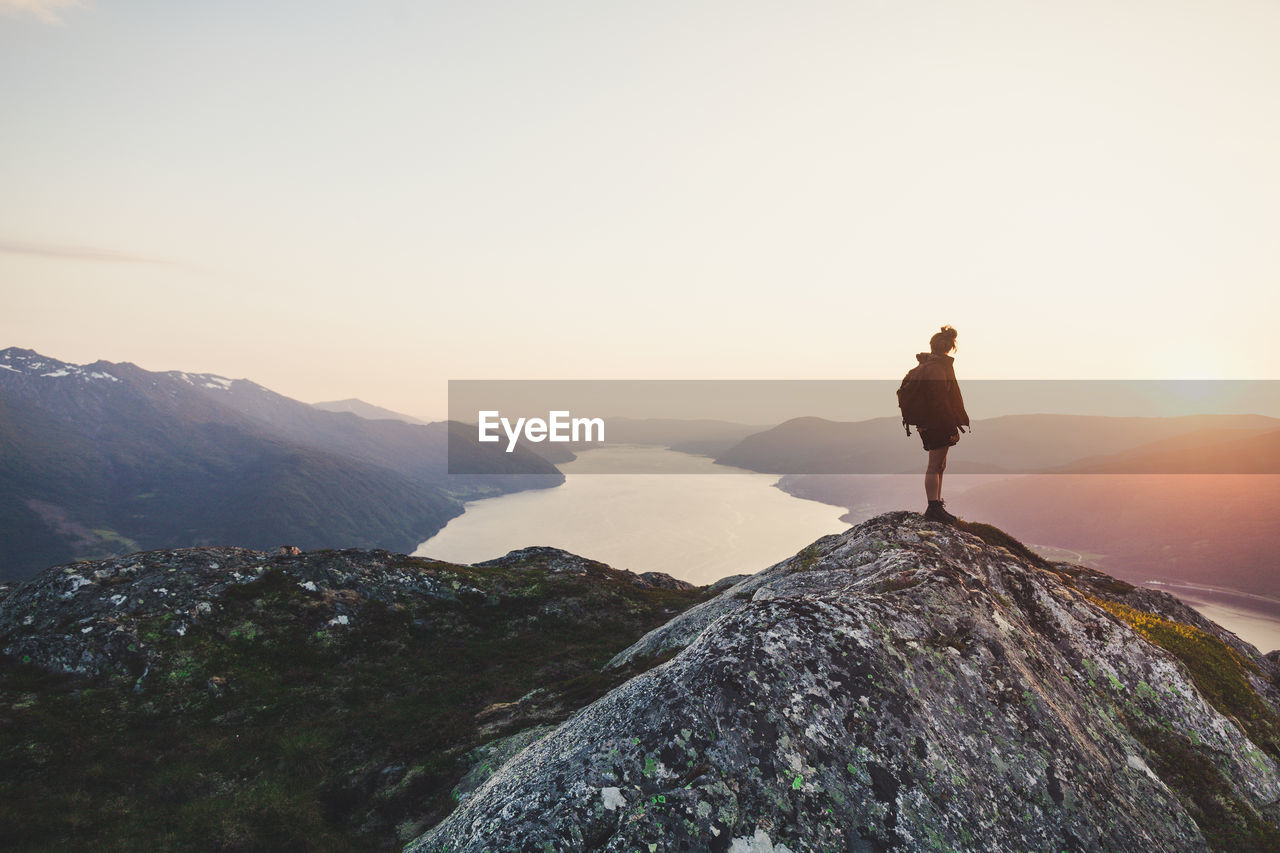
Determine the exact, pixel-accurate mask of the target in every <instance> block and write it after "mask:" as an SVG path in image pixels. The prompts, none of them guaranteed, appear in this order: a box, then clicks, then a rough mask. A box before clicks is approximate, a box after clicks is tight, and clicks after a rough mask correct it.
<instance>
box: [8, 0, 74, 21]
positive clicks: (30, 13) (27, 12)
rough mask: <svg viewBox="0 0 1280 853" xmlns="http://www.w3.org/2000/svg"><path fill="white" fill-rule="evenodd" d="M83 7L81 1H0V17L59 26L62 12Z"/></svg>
mask: <svg viewBox="0 0 1280 853" xmlns="http://www.w3.org/2000/svg"><path fill="white" fill-rule="evenodd" d="M84 5H85V4H84V2H83V0H0V15H5V16H7V17H10V18H20V17H32V18H38V19H39V20H41V21H44V22H45V23H46V24H61V23H62V15H63V13H64V12H66V11H68V10H70V9H78V8H82V7H83V6H84Z"/></svg>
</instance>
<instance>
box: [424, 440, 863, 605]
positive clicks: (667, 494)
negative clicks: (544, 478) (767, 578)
mask: <svg viewBox="0 0 1280 853" xmlns="http://www.w3.org/2000/svg"><path fill="white" fill-rule="evenodd" d="M559 467H560V470H561V471H563V472H564V475H565V482H564V484H563V485H561V486H558V487H556V488H553V489H542V490H537V491H529V492H517V493H515V494H509V495H503V496H501V497H496V498H488V499H485V500H480V501H473V502H471V503H468V504H467V510H466V512H465V513H464V514H462V515H461V516H459V517H457V518H455V519H453V520H452V521H450V522H449V524H448V525H447V526H446V527H445V528H444V529H443V530H441V531H440V532H439V533H437V534H436V535H435V536H433V537H432V538H430V539H428V540H427V541H425V542H423V543H422V544H421V545H419V546H418V549H417V551H415V552H414V553H415V554H416V555H418V556H424V557H434V558H436V559H440V560H449V561H453V562H462V563H474V562H478V561H480V560H487V559H490V558H492V557H500V556H502V555H503V554H505V553H507V552H508V551H511V550H514V549H516V548H525V547H528V546H531V545H551V546H554V547H556V548H563V549H564V550H566V551H571V552H573V553H574V554H578V555H580V556H583V557H590V558H591V559H594V560H600V561H601V562H604V563H608V564H609V565H611V566H614V567H615V568H620V569H630V570H632V571H635V572H647V571H659V572H666V573H667V574H669V575H672V576H673V577H677V578H680V579H681V580H686V581H689V582H691V583H695V584H705V583H710V582H712V581H716V580H719V579H720V578H722V577H725V576H727V575H733V574H741V573H749V572H757V571H759V570H760V569H763V568H765V567H766V566H769V565H772V564H773V563H776V562H778V561H779V560H784V559H786V558H787V557H790V556H791V555H792V554H795V553H796V552H797V551H799V550H800V549H801V548H804V547H805V546H806V545H808V544H809V543H810V542H812V541H813V540H815V539H817V538H819V537H821V536H825V535H826V534H828V533H840V532H842V531H844V530H847V529H848V527H849V525H848V524H846V523H844V522H842V521H840V520H839V517H840V515H842V514H843V512H844V511H843V510H842V509H840V508H839V507H835V506H831V505H829V504H822V503H818V502H816V501H810V500H804V499H801V498H795V497H792V496H791V495H788V494H786V493H785V492H783V491H781V490H779V489H775V488H774V487H773V484H774V483H775V482H777V480H778V477H777V476H776V475H772V474H757V473H754V472H750V471H743V470H741V469H733V468H727V467H726V466H723V465H716V464H714V463H713V462H712V461H711V459H709V458H707V457H703V456H694V455H691V454H687V453H678V452H676V451H672V450H667V449H665V448H661V447H652V446H638V445H629V446H614V447H605V448H600V449H596V450H587V451H584V452H582V453H580V454H579V455H578V458H577V459H575V460H574V461H573V462H570V463H567V464H564V465H561V466H559ZM609 470H614V471H617V470H626V471H637V470H647V471H653V472H655V473H652V474H607V473H589V472H592V471H609ZM658 472H669V473H658ZM674 472H679V473H674Z"/></svg>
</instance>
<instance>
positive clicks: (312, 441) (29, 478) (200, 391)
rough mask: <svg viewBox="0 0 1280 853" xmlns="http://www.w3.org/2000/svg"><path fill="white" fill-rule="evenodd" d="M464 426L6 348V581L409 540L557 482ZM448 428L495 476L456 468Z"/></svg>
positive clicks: (2, 437) (0, 520) (1, 400)
mask: <svg viewBox="0 0 1280 853" xmlns="http://www.w3.org/2000/svg"><path fill="white" fill-rule="evenodd" d="M460 430H461V428H460V427H459V425H456V424H449V423H440V424H431V425H428V426H415V425H410V424H405V423H399V422H395V421H369V420H365V419H363V418H359V417H357V416H356V415H353V414H350V413H333V412H324V411H319V410H317V409H314V408H312V407H311V406H308V405H306V404H305V403H301V402H298V401H297V400H291V399H289V398H288V397H284V396H282V395H279V394H276V393H274V392H272V391H270V390H268V389H266V388H264V387H262V386H260V385H257V384H255V383H253V382H249V381H247V380H243V379H238V380H230V379H226V378H224V377H220V376H215V375H212V374H191V373H183V372H180V371H171V372H167V373H157V372H150V371H146V370H143V369H141V368H139V367H137V366H135V365H132V364H127V363H126V364H113V363H111V362H106V361H99V362H95V363H93V364H90V365H74V364H69V363H66V362H62V361H57V360H55V359H51V358H49V357H47V356H42V355H40V354H39V353H36V352H33V351H31V350H22V349H17V348H9V349H6V350H0V578H10V579H12V578H20V577H26V576H29V575H30V574H31V573H32V572H33V571H35V570H36V569H38V568H41V567H43V566H48V565H51V564H54V563H59V562H65V561H67V560H70V559H75V558H92V557H101V556H108V555H111V554H120V553H127V552H129V551H135V550H139V549H142V548H155V547H175V546H184V545H202V544H237V545H245V546H252V547H258V548H263V547H274V546H276V545H279V544H280V543H282V542H287V543H290V544H296V545H299V546H302V547H305V548H316V547H324V546H331V545H358V546H365V547H374V546H382V547H393V548H396V549H399V550H412V548H413V547H414V546H415V545H416V544H417V543H418V542H420V541H422V540H423V539H426V538H428V537H429V536H431V535H432V534H434V533H435V532H436V531H438V530H439V529H441V528H442V527H443V526H444V524H445V523H447V521H448V520H449V519H450V518H452V517H454V516H456V515H458V514H460V513H461V512H462V501H464V500H467V499H471V498H475V497H480V496H484V495H489V494H498V493H502V492H504V491H514V490H520V489H525V488H544V487H548V486H553V485H557V484H559V483H560V482H562V481H563V477H562V475H560V474H559V472H557V471H556V470H555V469H554V467H553V466H551V465H550V464H548V463H546V462H544V461H542V460H541V459H538V458H537V457H534V456H532V455H530V454H527V453H520V452H517V453H513V454H503V453H499V452H496V451H494V450H493V448H490V447H481V446H479V445H478V444H475V443H474V442H473V441H471V437H470V434H469V433H465V434H460ZM450 435H453V436H454V437H455V438H459V436H460V435H461V437H460V439H459V440H457V441H456V442H455V443H454V445H453V446H454V448H455V452H457V453H466V454H468V455H467V457H466V458H467V459H469V460H470V463H469V470H473V471H485V472H491V473H486V474H478V475H475V476H467V477H459V476H450V475H449V474H448V473H447V465H446V463H447V449H448V448H449V447H450V441H449V438H450ZM517 473H519V474H529V475H530V476H524V477H511V476H509V475H510V474H517Z"/></svg>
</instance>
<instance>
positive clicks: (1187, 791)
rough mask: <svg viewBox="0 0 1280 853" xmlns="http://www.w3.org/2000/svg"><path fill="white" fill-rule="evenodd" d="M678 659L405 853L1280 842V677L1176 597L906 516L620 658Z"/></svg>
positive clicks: (798, 564) (863, 530) (558, 733)
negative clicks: (1028, 557) (1042, 562)
mask: <svg viewBox="0 0 1280 853" xmlns="http://www.w3.org/2000/svg"><path fill="white" fill-rule="evenodd" d="M1046 565H1047V564H1046ZM1144 631H1147V632H1151V634H1152V636H1157V637H1165V638H1166V639H1165V640H1164V641H1163V642H1164V643H1165V645H1167V646H1168V647H1169V648H1173V649H1176V650H1178V654H1176V655H1175V654H1174V653H1172V652H1171V651H1169V650H1167V649H1166V648H1165V647H1162V645H1157V644H1156V643H1155V642H1153V641H1151V640H1149V639H1148V637H1147V635H1146V634H1145V633H1144ZM1161 632H1164V633H1161ZM676 649H682V651H680V652H679V653H678V654H677V655H676V656H675V657H674V658H673V659H671V660H670V661H668V662H666V663H664V664H662V665H660V666H657V667H656V668H653V669H650V670H649V671H647V672H644V673H643V674H641V675H638V676H637V677H635V678H633V679H631V680H630V681H628V682H626V683H624V684H622V685H621V686H619V687H617V688H616V689H614V690H613V691H612V692H611V693H609V694H608V695H606V696H605V697H603V698H601V699H600V700H598V701H596V702H594V703H593V704H591V705H588V706H587V707H585V708H583V709H582V710H580V711H579V712H577V713H576V714H575V715H574V716H572V717H570V718H569V719H568V720H567V721H565V722H564V723H563V724H561V725H560V726H559V727H558V728H557V729H556V730H555V731H553V732H552V733H551V734H549V735H547V736H546V737H543V738H541V739H539V740H537V741H536V742H535V743H532V744H530V745H529V746H527V747H526V748H524V749H523V750H522V751H521V752H520V753H518V754H517V755H516V756H515V757H513V758H512V759H511V760H510V761H508V762H507V763H506V764H505V765H504V766H503V767H502V768H501V769H500V770H498V771H497V772H496V773H495V774H494V775H493V776H492V777H490V778H489V779H488V780H487V781H486V782H485V783H484V784H483V786H482V787H480V788H479V789H478V790H476V791H475V792H474V793H473V794H472V795H471V796H469V797H468V798H467V800H466V801H465V802H464V803H463V804H462V805H461V806H460V807H459V808H458V809H456V810H455V811H454V812H453V813H452V814H451V815H450V816H449V817H448V818H447V819H445V820H444V821H443V822H442V823H440V824H439V825H438V826H436V827H435V828H434V829H432V830H430V831H428V832H427V833H425V834H424V835H422V836H421V837H419V838H418V839H416V840H415V841H413V842H412V843H410V844H409V846H408V847H407V848H406V849H407V850H410V851H414V853H428V851H431V853H435V851H449V853H464V852H465V851H476V853H479V851H499V850H549V851H579V850H601V851H619V852H620V851H634V850H640V851H644V850H650V851H657V850H663V851H703V850H710V851H715V853H724V851H730V853H745V851H789V853H799V851H818V850H839V851H859V850H866V851H873V850H874V851H882V850H934V849H936V850H992V851H1005V850H1018V851H1032V850H1034V851H1060V850H1073V851H1084V850H1106V851H1142V852H1143V853H1146V852H1147V851H1156V850H1160V851H1191V850H1207V849H1212V847H1216V848H1217V849H1256V850H1266V849H1276V848H1275V847H1274V846H1268V845H1271V844H1273V843H1274V842H1275V841H1276V840H1277V839H1280V832H1278V831H1277V827H1278V826H1280V820H1278V818H1277V815H1276V810H1275V805H1274V804H1275V803H1276V802H1277V801H1278V800H1280V767H1278V766H1277V762H1276V756H1277V755H1278V754H1280V746H1278V743H1280V742H1278V741H1277V736H1280V717H1277V714H1276V711H1277V708H1278V707H1280V694H1278V692H1277V689H1276V687H1275V681H1276V680H1277V675H1278V673H1277V669H1276V667H1275V665H1274V664H1273V663H1272V662H1271V661H1269V660H1267V659H1266V658H1264V657H1263V656H1262V655H1260V654H1259V653H1258V651H1257V650H1256V649H1254V648H1253V647H1252V646H1249V645H1248V644H1245V643H1243V642H1241V641H1240V640H1239V639H1238V638H1236V637H1234V636H1233V635H1231V634H1229V633H1227V632H1226V631H1223V630H1222V629H1221V628H1219V627H1218V626H1216V625H1214V624H1213V623H1210V622H1208V621H1207V620H1203V619H1200V618H1199V617H1197V616H1196V615H1195V614H1194V613H1193V612H1191V611H1189V609H1188V608H1185V607H1184V606H1183V605H1181V604H1180V603H1179V602H1177V601H1176V599H1172V598H1171V597H1169V596H1164V595H1162V594H1159V593H1153V592H1150V591H1144V590H1133V589H1131V588H1127V585H1121V584H1117V583H1115V582H1114V581H1113V580H1111V579H1109V578H1107V577H1106V576H1105V575H1101V574H1100V573H1097V572H1091V571H1089V570H1083V569H1080V568H1079V567H1071V566H1066V565H1064V564H1054V565H1050V566H1049V567H1048V568H1045V567H1041V566H1036V565H1032V564H1031V563H1029V562H1027V561H1025V560H1022V559H1019V558H1018V557H1015V556H1014V555H1013V554H1012V553H1010V552H1009V551H1007V550H1005V549H1004V548H999V547H994V546H991V545H988V544H986V543H985V542H984V541H982V540H981V539H979V538H977V537H976V536H974V535H971V534H969V533H965V532H963V531H962V530H959V529H955V528H951V527H947V526H944V525H938V524H933V523H930V522H925V521H923V520H922V518H921V517H920V516H919V515H916V514H914V513H906V512H899V513H890V514H887V515H882V516H879V517H877V518H874V519H872V520H870V521H868V522H865V523H863V524H861V525H859V526H857V527H855V528H852V529H850V530H849V531H848V532H846V533H844V534H842V535H839V536H828V537H825V538H823V539H820V540H818V542H816V543H814V544H813V545H812V546H810V547H809V548H807V549H805V550H804V551H802V552H801V553H800V554H797V555H796V556H795V557H793V558H791V559H789V560H786V561H783V562H781V563H778V564H777V565H775V566H772V567H770V568H769V569H766V570H765V571H763V572H760V573H759V574H757V575H753V576H751V577H748V578H746V579H744V580H741V581H739V582H738V583H736V584H734V585H733V586H731V587H729V588H728V589H726V590H725V591H724V592H723V593H721V595H719V596H718V597H717V598H715V599H713V600H710V601H707V602H705V603H703V604H702V605H700V606H698V607H695V608H693V609H691V610H689V611H687V612H686V613H685V614H683V615H681V616H679V617H677V618H676V619H674V620H673V621H672V622H670V623H668V624H667V625H665V626H663V627H662V628H659V629H657V630H656V631H653V632H651V633H650V634H648V635H646V636H645V637H643V638H642V639H641V640H640V641H639V642H637V643H636V644H635V645H634V646H633V647H632V648H631V649H628V650H627V651H626V652H624V653H623V654H621V655H619V656H618V657H617V658H615V659H614V661H613V662H611V665H613V666H618V665H621V664H623V663H627V662H636V661H642V660H643V659H644V658H646V657H648V656H652V655H654V654H661V653H663V652H666V653H670V652H671V651H672V650H676ZM1188 649H1190V651H1188ZM1201 654H1203V655H1205V656H1206V657H1205V660H1203V661H1202V660H1200V659H1199V658H1198V657H1197V655H1201ZM1224 685H1225V687H1223V686H1224ZM1219 687H1223V690H1219V689H1218V688H1219ZM1228 688H1231V689H1228ZM1233 689H1234V692H1232V690H1233ZM1233 703H1234V704H1233ZM1241 703H1243V704H1241ZM1250 703H1252V704H1250ZM1242 709H1248V713H1246V712H1245V710H1242ZM1233 833H1234V834H1233ZM1236 838H1239V839H1242V840H1241V841H1239V843H1238V845H1237V842H1236V841H1235V840H1233V839H1236ZM1211 842H1212V846H1211ZM1250 845H1251V846H1250Z"/></svg>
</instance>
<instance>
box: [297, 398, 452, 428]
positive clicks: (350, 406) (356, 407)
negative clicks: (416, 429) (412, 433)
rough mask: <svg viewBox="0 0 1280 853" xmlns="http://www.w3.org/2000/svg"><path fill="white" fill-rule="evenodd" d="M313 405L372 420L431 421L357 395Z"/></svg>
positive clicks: (414, 422)
mask: <svg viewBox="0 0 1280 853" xmlns="http://www.w3.org/2000/svg"><path fill="white" fill-rule="evenodd" d="M311 405H312V406H314V407H315V408H317V409H320V410H321V411H325V412H350V413H351V414H353V415H359V416H360V417H362V418H367V419H368V420H371V421H404V422H405V423H407V424H423V425H425V424H427V423H429V421H424V420H419V419H418V418H415V417H413V416H412V415H406V414H403V413H401V412H393V411H392V410H391V409H384V408H382V407H381V406H375V405H373V404H372V403H366V402H365V401H364V400H359V399H356V398H355V397H348V398H347V399H345V400H327V401H325V402H322V403H312V404H311Z"/></svg>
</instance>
